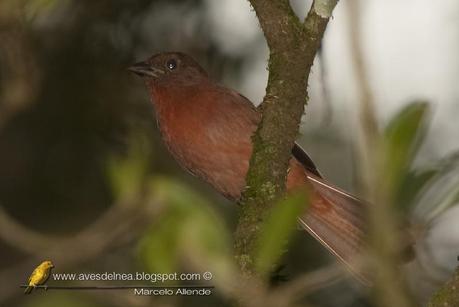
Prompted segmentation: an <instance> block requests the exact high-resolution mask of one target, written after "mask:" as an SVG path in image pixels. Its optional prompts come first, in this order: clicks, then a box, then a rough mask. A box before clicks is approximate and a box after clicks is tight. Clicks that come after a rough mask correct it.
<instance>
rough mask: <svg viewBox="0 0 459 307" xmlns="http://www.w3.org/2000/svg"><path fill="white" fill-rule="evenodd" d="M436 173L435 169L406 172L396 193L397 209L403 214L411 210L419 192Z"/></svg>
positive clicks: (429, 182)
mask: <svg viewBox="0 0 459 307" xmlns="http://www.w3.org/2000/svg"><path fill="white" fill-rule="evenodd" d="M438 172H439V170H438V169H437V168H427V169H421V170H410V171H408V172H407V173H406V174H405V176H404V177H403V180H402V183H401V184H400V186H399V189H398V192H397V193H396V204H397V208H399V209H400V210H401V211H402V212H405V213H406V212H407V211H409V210H410V209H412V208H413V207H414V206H415V204H416V200H417V197H419V194H420V193H421V191H422V190H423V189H425V188H426V187H428V186H429V184H431V182H432V180H433V178H435V176H436V175H437V174H438Z"/></svg>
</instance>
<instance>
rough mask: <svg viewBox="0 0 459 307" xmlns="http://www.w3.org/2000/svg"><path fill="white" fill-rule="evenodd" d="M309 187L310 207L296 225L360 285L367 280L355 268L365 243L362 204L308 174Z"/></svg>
mask: <svg viewBox="0 0 459 307" xmlns="http://www.w3.org/2000/svg"><path fill="white" fill-rule="evenodd" d="M308 180H309V182H310V183H311V185H312V187H313V195H312V201H311V206H310V208H309V209H308V211H307V213H306V214H305V215H304V216H303V217H301V218H299V221H300V224H301V225H302V226H303V227H304V228H305V229H306V230H307V231H308V232H309V233H310V234H311V235H312V236H314V237H315V238H316V239H317V240H318V241H319V242H320V243H321V244H322V245H323V246H325V247H326V248H327V249H328V250H329V251H330V252H331V253H332V254H334V255H335V256H336V257H337V258H338V259H340V260H341V261H342V262H343V263H344V264H346V265H347V267H348V268H349V269H350V270H351V272H352V273H354V274H356V276H357V277H358V278H359V279H360V280H361V281H362V282H364V283H368V280H367V278H365V276H364V275H363V274H362V273H361V272H360V270H358V269H357V266H356V265H357V264H358V263H357V262H358V258H359V255H361V252H362V250H363V247H364V244H365V238H364V236H365V223H364V220H365V212H366V204H365V203H364V202H363V201H361V200H359V199H357V198H356V197H354V196H352V195H350V194H348V193H346V192H344V191H342V190H340V189H338V188H336V187H333V186H331V185H329V184H328V183H326V182H325V181H324V180H323V179H321V178H319V177H317V176H314V175H310V174H308Z"/></svg>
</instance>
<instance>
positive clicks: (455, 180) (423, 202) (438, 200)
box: [414, 153, 459, 223]
mask: <svg viewBox="0 0 459 307" xmlns="http://www.w3.org/2000/svg"><path fill="white" fill-rule="evenodd" d="M457 204H459V154H458V153H456V154H453V155H451V156H450V157H448V158H446V159H444V160H443V161H442V163H441V166H440V169H439V171H438V172H437V174H436V175H435V177H434V178H432V180H431V182H430V183H429V185H428V186H427V187H426V188H425V189H423V191H422V193H421V194H420V195H419V196H418V198H417V199H416V206H415V208H414V217H415V219H417V220H419V221H421V222H424V223H430V222H431V221H433V220H434V219H435V218H436V217H438V216H439V215H440V214H442V213H443V212H445V211H446V210H447V209H449V208H450V207H451V206H454V205H457Z"/></svg>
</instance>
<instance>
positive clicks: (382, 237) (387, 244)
mask: <svg viewBox="0 0 459 307" xmlns="http://www.w3.org/2000/svg"><path fill="white" fill-rule="evenodd" d="M347 4H348V13H349V14H348V18H349V38H350V42H351V54H352V55H353V59H352V60H353V62H354V67H355V69H356V77H357V83H358V86H359V96H360V97H359V102H360V114H359V115H360V121H359V122H360V123H361V129H360V142H359V144H358V146H359V160H360V161H361V171H360V180H359V181H360V185H361V189H362V192H363V194H364V195H365V198H367V199H368V200H369V201H370V202H371V203H372V206H370V209H369V212H368V215H369V216H368V218H369V239H370V242H369V245H370V253H371V256H372V257H371V259H372V260H374V261H373V262H372V263H371V264H372V265H374V270H375V273H376V276H375V290H376V291H375V293H376V295H377V298H376V301H377V302H378V305H379V306H400V307H407V306H411V302H410V300H409V299H408V297H407V295H406V293H407V287H406V285H405V284H404V282H403V279H401V278H400V276H399V268H398V264H399V261H398V260H399V259H398V258H399V251H400V248H399V242H398V239H397V238H398V236H397V225H398V223H397V221H396V220H397V216H396V215H395V214H394V212H393V208H392V205H391V204H392V202H393V194H394V191H393V189H391V185H390V184H389V183H387V180H386V179H387V178H386V176H385V174H386V170H385V169H384V168H385V165H386V161H388V159H389V158H390V157H387V154H385V153H386V152H385V149H384V147H383V146H384V145H383V139H382V136H381V133H380V131H379V129H378V125H377V119H376V115H375V114H376V112H375V107H374V104H375V103H374V99H373V95H372V90H371V85H370V83H369V82H368V80H369V78H368V75H367V70H366V65H365V59H364V56H363V51H362V43H361V35H360V34H361V33H360V31H359V30H360V28H361V26H360V24H361V23H360V21H361V16H362V14H361V2H360V1H357V0H354V1H349V2H348V3H347Z"/></svg>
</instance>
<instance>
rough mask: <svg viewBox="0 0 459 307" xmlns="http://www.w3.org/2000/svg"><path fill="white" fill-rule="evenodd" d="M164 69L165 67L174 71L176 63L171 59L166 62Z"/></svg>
mask: <svg viewBox="0 0 459 307" xmlns="http://www.w3.org/2000/svg"><path fill="white" fill-rule="evenodd" d="M166 67H167V69H169V70H174V69H176V68H177V61H176V60H174V59H171V60H169V61H167V63H166Z"/></svg>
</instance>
